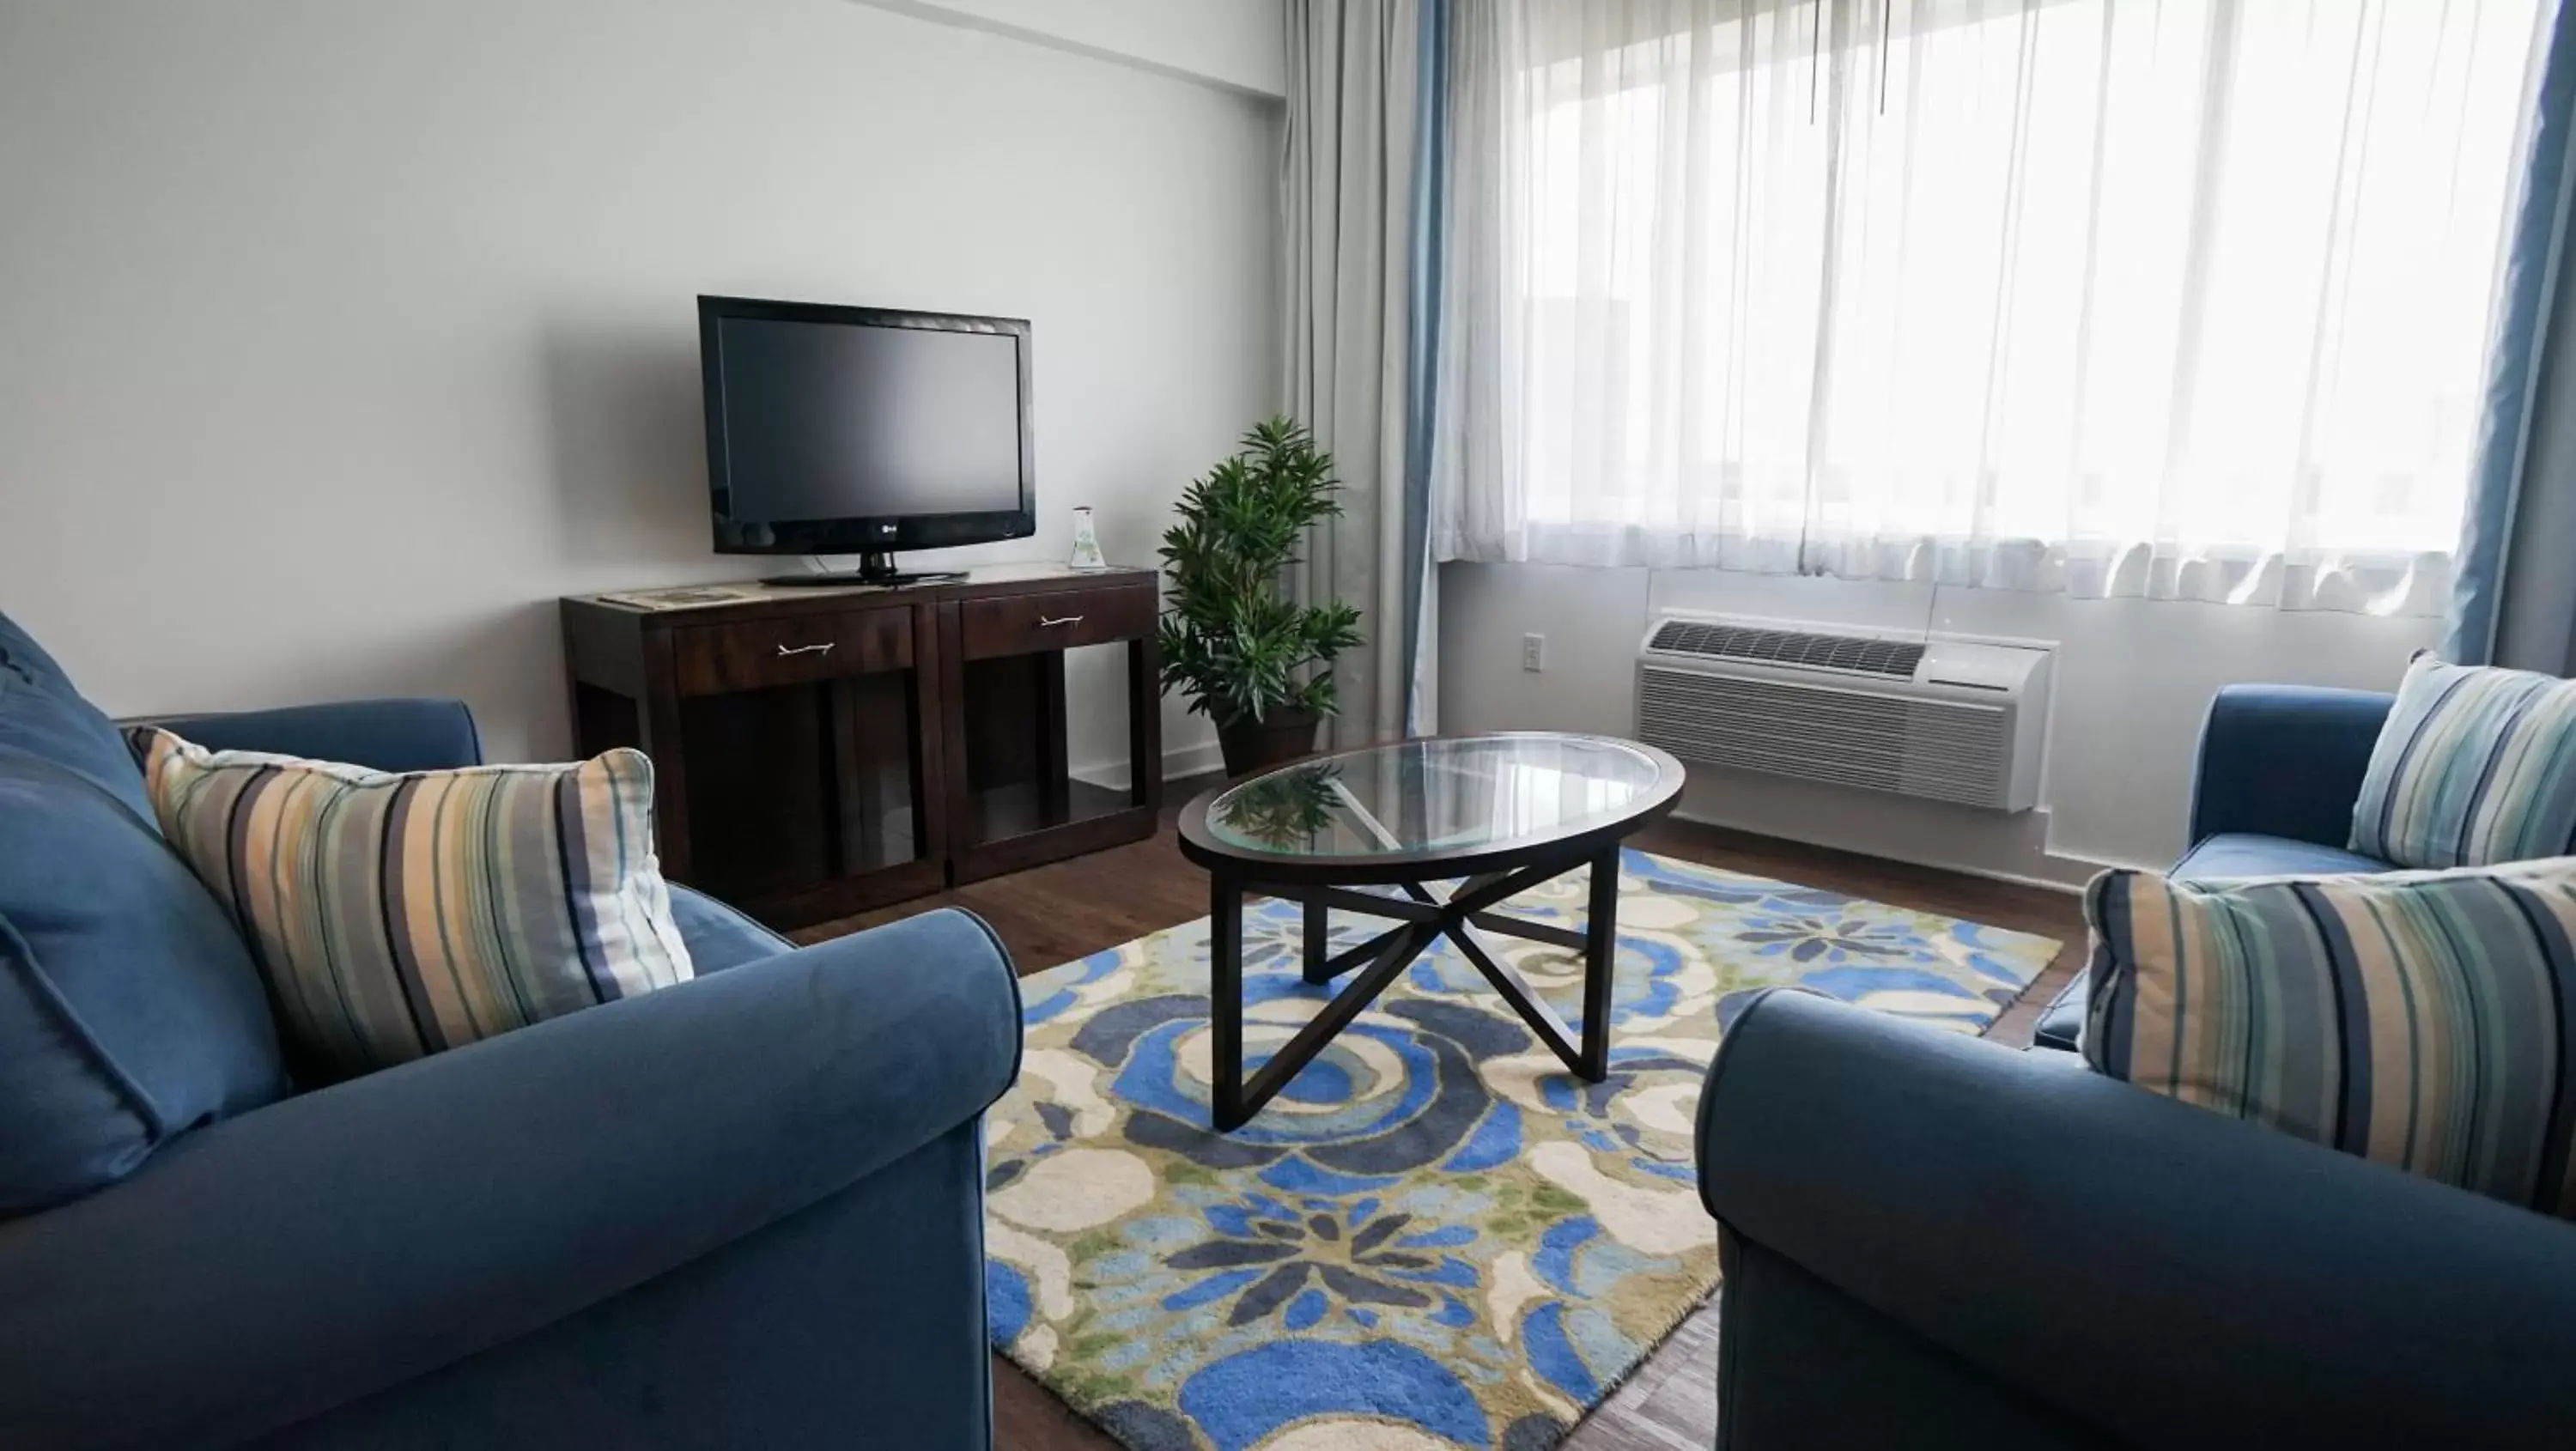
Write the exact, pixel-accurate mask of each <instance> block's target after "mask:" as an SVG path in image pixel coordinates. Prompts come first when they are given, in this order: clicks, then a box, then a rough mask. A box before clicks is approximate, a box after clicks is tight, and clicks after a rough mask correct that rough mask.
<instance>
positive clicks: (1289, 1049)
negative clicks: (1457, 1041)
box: [1208, 846, 1619, 1132]
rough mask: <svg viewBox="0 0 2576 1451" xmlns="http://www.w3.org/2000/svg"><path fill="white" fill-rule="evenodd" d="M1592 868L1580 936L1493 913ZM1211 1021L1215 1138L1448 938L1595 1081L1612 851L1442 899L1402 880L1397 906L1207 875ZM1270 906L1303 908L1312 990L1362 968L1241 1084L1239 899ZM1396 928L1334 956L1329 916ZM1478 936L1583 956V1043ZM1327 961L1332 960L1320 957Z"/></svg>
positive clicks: (1613, 952) (1606, 1017) (1605, 1059)
mask: <svg viewBox="0 0 2576 1451" xmlns="http://www.w3.org/2000/svg"><path fill="white" fill-rule="evenodd" d="M1587 861H1588V863H1589V865H1590V866H1591V869H1592V883H1591V886H1592V891H1591V911H1590V914H1589V916H1588V919H1587V920H1586V921H1585V923H1584V929H1583V930H1582V931H1580V932H1577V931H1574V930H1573V929H1571V928H1567V927H1559V926H1556V925H1555V924H1553V923H1548V922H1531V921H1526V920H1523V919H1521V918H1517V917H1505V916H1503V915H1501V914H1499V913H1497V912H1494V911H1492V910H1490V909H1492V908H1494V907H1496V906H1499V905H1501V904H1502V903H1503V902H1504V901H1505V900H1506V899H1508V898H1511V897H1514V896H1517V895H1519V894H1520V893H1522V892H1525V891H1528V890H1529V889H1530V888H1532V887H1535V886H1537V885H1539V884H1540V883H1541V882H1545V881H1548V880H1550V879H1552V878H1555V877H1559V876H1562V875H1564V874H1565V873H1567V872H1569V871H1572V870H1574V869H1575V868H1577V867H1581V866H1584V865H1586V863H1587ZM1208 880H1209V886H1210V898H1209V909H1210V910H1209V916H1210V918H1211V921H1210V924H1209V939H1208V944H1209V963H1210V966H1209V976H1208V997H1209V1005H1208V1008H1209V1013H1208V1016H1209V1021H1210V1024H1211V1026H1212V1030H1213V1033H1214V1036H1215V1053H1214V1062H1213V1065H1212V1068H1213V1072H1214V1075H1215V1078H1216V1086H1215V1112H1214V1115H1213V1116H1214V1119H1215V1122H1216V1127H1217V1129H1218V1130H1219V1131H1220V1132H1223V1131H1227V1130H1232V1129H1236V1128H1240V1127H1242V1126H1243V1125H1244V1124H1245V1123H1246V1122H1248V1121H1250V1119H1251V1118H1252V1116H1253V1115H1254V1114H1256V1113H1259V1112H1260V1111H1261V1108H1262V1106H1263V1105H1264V1104H1267V1103H1268V1102H1270V1100H1271V1099H1273V1098H1275V1097H1277V1096H1278V1094H1279V1090H1280V1089H1282V1088H1285V1087H1286V1086H1287V1085H1288V1081H1289V1080H1290V1079H1292V1078H1295V1077H1296V1076H1297V1074H1298V1072H1299V1071H1300V1070H1301V1069H1303V1068H1304V1067H1305V1066H1306V1065H1307V1064H1309V1063H1311V1062H1313V1061H1314V1059H1315V1055H1316V1054H1318V1053H1321V1052H1322V1051H1324V1045H1325V1044H1327V1043H1329V1042H1331V1041H1332V1040H1333V1038H1334V1037H1335V1036H1336V1035H1337V1034H1339V1033H1340V1032H1341V1031H1342V1029H1344V1028H1346V1027H1348V1026H1350V1022H1351V1020H1352V1019H1353V1018H1356V1017H1358V1016H1359V1015H1360V1014H1361V1013H1362V1012H1363V1011H1365V1010H1366V1009H1367V1007H1368V1005H1369V1004H1370V1003H1372V1002H1375V1001H1376V1000H1377V998H1378V995H1379V994H1381V993H1383V992H1385V991H1386V989H1387V986H1388V985H1389V984H1391V983H1393V982H1394V981H1395V979H1396V978H1397V977H1398V976H1399V975H1400V974H1402V973H1403V971H1404V970H1405V969H1406V968H1408V967H1411V966H1412V965H1413V963H1414V960H1415V959H1416V958H1419V957H1420V956H1421V955H1422V954H1423V953H1424V952H1426V951H1428V950H1429V949H1430V948H1431V946H1432V944H1433V943H1435V942H1437V941H1439V940H1440V939H1441V938H1443V937H1446V938H1448V939H1449V940H1450V941H1451V942H1452V943H1455V944H1456V945H1457V948H1458V951H1459V953H1460V955H1462V956H1464V957H1465V958H1466V959H1467V961H1468V962H1470V963H1472V964H1474V966H1475V968H1476V971H1478V972H1479V973H1482V974H1483V975H1484V978H1485V981H1487V982H1489V983H1491V984H1493V986H1494V991H1496V992H1498V993H1500V994H1502V997H1503V1001H1504V1002H1506V1003H1508V1004H1510V1005H1511V1009H1512V1011H1513V1012H1514V1013H1516V1014H1518V1015H1519V1016H1520V1020H1521V1021H1522V1022H1523V1023H1526V1024H1528V1025H1529V1029H1530V1031H1531V1032H1532V1033H1534V1034H1536V1035H1537V1036H1538V1040H1539V1041H1540V1042H1542V1043H1544V1044H1546V1045H1547V1047H1548V1051H1550V1052H1552V1053H1554V1054H1555V1055H1556V1056H1557V1057H1558V1058H1559V1059H1560V1060H1562V1061H1563V1062H1564V1064H1565V1066H1566V1067H1567V1068H1568V1069H1570V1070H1572V1071H1573V1073H1574V1074H1575V1076H1576V1077H1578V1078H1581V1079H1582V1080H1584V1081H1585V1082H1587V1083H1598V1082H1600V1081H1601V1080H1602V1079H1603V1078H1605V1077H1607V1076H1608V1075H1609V1072H1610V988H1611V983H1612V962H1613V959H1614V958H1615V957H1616V956H1617V954H1618V950H1619V848H1618V847H1616V846H1612V847H1610V848H1608V849H1607V850H1604V851H1601V852H1599V853H1597V854H1595V855H1593V856H1590V857H1589V858H1585V857H1575V858H1571V859H1568V858H1563V857H1557V856H1549V857H1546V858H1544V859H1541V860H1539V861H1537V862H1534V863H1533V864H1531V865H1529V866H1526V867H1522V868H1519V869H1517V870H1514V871H1508V872H1486V873H1483V874H1481V875H1478V876H1474V877H1470V878H1468V879H1467V880H1466V881H1464V882H1462V883H1461V884H1460V885H1459V886H1458V889H1457V890H1456V891H1454V892H1451V893H1450V894H1449V895H1448V896H1447V897H1445V898H1444V897H1441V896H1440V895H1438V894H1437V893H1436V892H1435V891H1434V890H1433V889H1432V888H1430V887H1429V886H1426V885H1424V884H1422V883H1420V882H1405V883H1401V884H1400V885H1401V886H1402V887H1403V888H1404V893H1405V895H1404V896H1402V897H1385V896H1380V895H1378V894H1376V893H1374V892H1361V891H1354V890H1352V889H1350V888H1347V887H1333V886H1320V885H1317V886H1297V885H1293V884H1289V883H1283V882H1255V881H1248V880H1245V879H1242V878H1238V877H1235V876H1233V875H1231V874H1229V873H1223V872H1220V873H1215V874H1213V875H1211V876H1210V877H1209V879H1208ZM1246 896H1265V897H1278V898H1281V899H1284V900H1287V901H1291V902H1297V903H1300V904H1301V905H1302V906H1303V907H1304V909H1305V918H1306V921H1305V933H1306V940H1305V949H1306V950H1305V976H1306V981H1308V982H1310V983H1315V984H1318V985H1322V984H1326V983H1330V982H1331V981H1332V980H1333V979H1334V978H1336V977H1339V976H1341V975H1342V974H1343V973H1346V972H1350V971H1352V970H1353V969H1355V968H1356V969H1358V972H1359V975H1358V976H1356V977H1354V978H1352V979H1351V980H1350V981H1349V982H1348V983H1347V984H1345V985H1344V986H1343V988H1342V990H1341V991H1340V992H1338V993H1336V994H1334V995H1333V999H1332V1001H1331V1002H1329V1003H1327V1004H1325V1005H1324V1010H1323V1011H1322V1012H1320V1013H1317V1014H1316V1015H1315V1016H1314V1017H1313V1018H1312V1019H1310V1020H1309V1021H1308V1022H1307V1023H1306V1025H1305V1026H1304V1027H1302V1028H1300V1029H1298V1030H1297V1033H1296V1036H1294V1037H1292V1038H1290V1039H1289V1040H1288V1042H1287V1043H1286V1044H1285V1045H1284V1046H1282V1047H1281V1048H1280V1049H1279V1051H1277V1052H1276V1053H1273V1054H1271V1055H1270V1061H1268V1062H1267V1063H1264V1064H1262V1065H1261V1068H1260V1071H1258V1072H1256V1073H1254V1074H1253V1075H1252V1077H1251V1079H1250V1080H1248V1081H1247V1080H1246V1079H1245V1078H1244V1076H1243V899H1244V898H1245V897H1246ZM1336 907H1338V908H1340V909H1342V910H1343V911H1346V912H1358V913H1363V914H1365V915H1368V916H1372V917H1384V918H1390V919H1393V920H1394V921H1395V922H1396V923H1398V924H1399V925H1397V926H1395V927H1391V928H1389V929H1387V930H1386V931H1384V932H1381V933H1379V934H1378V935H1376V936H1375V937H1372V938H1370V939H1369V940H1368V941H1366V942H1363V943H1361V944H1360V945H1358V946H1357V947H1351V948H1346V949H1344V950H1343V951H1341V952H1339V953H1330V947H1329V943H1330V932H1329V929H1328V928H1327V925H1326V923H1327V917H1328V914H1329V913H1330V912H1331V910H1332V909H1334V908H1336ZM1480 931H1483V932H1497V933H1501V934H1503V935H1505V936H1509V937H1518V938H1521V939H1523V940H1524V941H1530V942H1544V943H1547V944H1548V945H1550V946H1552V947H1562V948H1566V949H1568V950H1571V951H1575V952H1580V953H1582V954H1583V1019H1582V1028H1581V1031H1580V1036H1579V1038H1578V1035H1577V1030H1576V1029H1574V1028H1570V1027H1568V1026H1566V1022H1565V1019H1563V1018H1561V1017H1559V1016H1558V1015H1557V1012H1556V1009H1554V1008H1552V1007H1549V1006H1548V1004H1547V1001H1546V999H1544V998H1541V997H1540V996H1539V995H1538V991H1537V989H1535V988H1533V987H1531V986H1530V984H1529V980H1528V979H1527V978H1524V977H1522V976H1521V975H1520V973H1519V971H1518V970H1516V969H1515V968H1513V966H1512V965H1511V964H1510V963H1508V962H1505V961H1503V959H1502V958H1501V957H1500V956H1499V955H1497V954H1496V953H1494V952H1492V951H1491V950H1489V949H1488V948H1487V947H1486V945H1485V943H1484V941H1483V940H1482V939H1481V938H1480V937H1479V936H1478V933H1479V932H1480ZM1328 953H1329V954H1330V955H1328Z"/></svg>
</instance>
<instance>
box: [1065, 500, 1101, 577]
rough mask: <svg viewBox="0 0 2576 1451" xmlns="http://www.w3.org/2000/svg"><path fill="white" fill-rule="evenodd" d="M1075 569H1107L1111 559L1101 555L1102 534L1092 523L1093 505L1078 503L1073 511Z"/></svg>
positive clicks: (1072, 561) (1073, 563)
mask: <svg viewBox="0 0 2576 1451" xmlns="http://www.w3.org/2000/svg"><path fill="white" fill-rule="evenodd" d="M1071 564H1072V566H1073V568H1075V569H1107V568H1108V567H1109V561H1108V560H1105V559H1103V558H1101V557H1100V534H1099V532H1098V531H1097V530H1095V529H1094V528H1093V527H1092V524H1091V506H1090V505H1088V504H1083V505H1078V506H1076V508H1075V509H1074V511H1073V559H1072V560H1071Z"/></svg>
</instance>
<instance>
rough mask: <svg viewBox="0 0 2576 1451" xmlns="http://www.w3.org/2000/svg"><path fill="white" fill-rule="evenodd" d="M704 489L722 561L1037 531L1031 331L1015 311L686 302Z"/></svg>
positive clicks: (859, 575)
mask: <svg viewBox="0 0 2576 1451" xmlns="http://www.w3.org/2000/svg"><path fill="white" fill-rule="evenodd" d="M698 362H699V367H700V368H701V370H702V371H703V372H704V374H705V376H706V392H707V484H708V488H709V494H710V500H711V502H712V503H713V505H714V511H715V541H716V552H717V553H719V554H856V555H858V556H860V566H859V568H858V569H857V570H856V571H855V572H852V573H846V574H821V573H808V574H791V575H781V576H778V577H776V578H774V579H773V580H772V581H771V582H772V583H776V584H830V583H844V582H847V581H849V580H851V579H854V578H855V579H859V580H865V581H869V582H875V583H901V582H905V581H908V580H918V579H926V578H937V577H939V576H931V575H905V574H901V573H899V572H898V571H897V570H896V569H895V565H894V551H896V550H898V549H937V548H944V547H947V546H950V545H958V544H986V543H991V542H992V541H994V540H999V539H1020V538H1025V537H1027V536H1029V535H1031V534H1034V533H1036V532H1037V512H1036V504H1035V482H1034V480H1033V478H1032V470H1031V468H1030V446H1029V325H1028V323H1027V321H1026V320H1025V319H1021V318H1011V317H967V316H962V315H959V314H955V313H931V312H896V311H890V310H887V309H884V308H874V307H831V306H825V305H822V304H819V303H802V302H761V301H755V300H753V299H750V298H742V297H701V298H699V299H698Z"/></svg>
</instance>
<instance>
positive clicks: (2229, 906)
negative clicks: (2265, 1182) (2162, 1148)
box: [2084, 857, 2576, 1218]
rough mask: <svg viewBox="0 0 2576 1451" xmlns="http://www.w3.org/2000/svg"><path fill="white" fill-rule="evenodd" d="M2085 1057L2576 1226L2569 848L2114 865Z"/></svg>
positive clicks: (2104, 901)
mask: <svg viewBox="0 0 2576 1451" xmlns="http://www.w3.org/2000/svg"><path fill="white" fill-rule="evenodd" d="M2085 912H2086V916H2087V917H2088V918H2089V919H2090V920H2091V923H2092V927H2093V987H2092V1000H2091V1004H2090V1013H2091V1017H2090V1019H2089V1021H2088V1022H2087V1024H2086V1028H2085V1038H2084V1056H2085V1058H2086V1059H2087V1060H2088V1061H2090V1062H2091V1063H2092V1065H2093V1066H2094V1067H2095V1068H2097V1069H2099V1070H2101V1071H2102V1072H2104V1073H2107V1074H2109V1075H2111V1076H2112V1077H2114V1078H2123V1079H2126V1080H2128V1081H2129V1082H2131V1083H2134V1084H2136V1085H2137V1086H2139V1087H2140V1088H2144V1089H2147V1090H2148V1091H2150V1092H2153V1093H2161V1094H2165V1095H2167V1096H2169V1097H2172V1098H2177V1099H2180V1100H2182V1101H2183V1102H2185V1103H2190V1104H2197V1105H2199V1106H2200V1107H2202V1108H2206V1109H2210V1110H2213V1111H2215V1112H2218V1113H2223V1114H2227V1115H2230V1116H2232V1117H2235V1118H2242V1119H2252V1120H2254V1121H2256V1122H2258V1123H2264V1124H2268V1125H2270V1126H2272V1127H2273V1128H2276V1129H2280V1130H2283V1131H2284V1132H2287V1133H2293V1134H2297V1135H2298V1136H2299V1137H2301V1138H2304V1139H2310V1140H2313V1141H2315V1142H2317V1143H2320V1144H2325V1145H2328V1146H2330V1147H2333V1148H2337V1149H2341V1150H2343V1151H2345V1152H2346V1153H2351V1154H2358V1155H2360V1156H2362V1157H2364V1158H2367V1159H2372V1160H2376V1161H2377V1162H2379V1163H2383V1164H2390V1165H2394V1166H2395V1167H2397V1168H2400V1169H2404V1170H2406V1171H2408V1172H2410V1173H2415V1174H2421V1175H2423V1176H2425V1177H2426V1178H2430V1179H2438V1180H2440V1181H2441V1182H2443V1183H2445V1184H2453V1185H2457V1186H2459V1187H2461V1188H2464V1189H2474V1190H2476V1191H2477V1192H2479V1193H2481V1194H2487V1195H2492V1196H2493V1197H2495V1198H2498V1199H2502V1200H2505V1201H2507V1202H2508V1203H2513V1204H2519V1205H2523V1206H2526V1207H2528V1208H2532V1209H2538V1210H2542V1211H2544V1212H2547V1213H2551V1214H2556V1215H2559V1216H2561V1217H2563V1218H2576V1177H2571V1174H2570V1165H2569V1160H2568V1147H2569V1141H2570V1137H2571V1133H2572V1132H2576V1128H2572V1127H2571V1125H2576V1075H2571V1074H2570V1072H2569V1066H2570V1065H2569V1063H2568V1054H2569V1052H2570V1050H2571V1048H2576V954H2571V949H2570V943H2571V941H2576V858H2566V857H2560V858H2553V859H2550V860H2545V861H2532V862H2516V863H2512V864H2510V865H2506V866H2500V867H2472V868H2462V869H2459V870H2455V871H2447V872H2393V873H2386V874H2380V875H2371V876H2329V877H2309V878H2292V877H2279V878H2264V879H2252V880H2245V881H2237V882H2216V883H2195V882H2178V881H2169V880H2167V879H2166V878H2164V877H2161V876H2158V875H2156V874H2154V873H2151V872H2128V871H2118V872H2106V873H2104V874H2103V875H2102V876H2100V877H2098V878H2096V879H2095V880H2094V882H2093V885H2092V888H2091V889H2090V890H2089V891H2088V892H2087V893H2086V894H2085Z"/></svg>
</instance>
